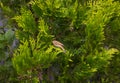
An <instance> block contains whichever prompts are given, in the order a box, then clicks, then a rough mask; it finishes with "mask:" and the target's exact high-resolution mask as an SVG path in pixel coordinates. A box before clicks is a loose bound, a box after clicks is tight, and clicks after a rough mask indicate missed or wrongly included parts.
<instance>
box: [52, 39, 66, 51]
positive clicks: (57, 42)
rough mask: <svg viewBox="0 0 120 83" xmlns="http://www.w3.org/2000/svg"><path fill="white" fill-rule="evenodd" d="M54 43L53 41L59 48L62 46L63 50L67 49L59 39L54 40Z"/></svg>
mask: <svg viewBox="0 0 120 83" xmlns="http://www.w3.org/2000/svg"><path fill="white" fill-rule="evenodd" d="M52 43H53V45H54V46H56V47H59V48H61V49H62V50H63V51H65V49H64V47H63V46H64V45H63V44H62V43H60V42H59V41H57V40H53V41H52Z"/></svg>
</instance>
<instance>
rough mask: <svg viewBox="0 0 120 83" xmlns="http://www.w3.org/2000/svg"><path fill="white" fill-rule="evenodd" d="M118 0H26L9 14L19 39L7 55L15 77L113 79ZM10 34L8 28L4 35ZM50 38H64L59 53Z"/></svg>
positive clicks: (77, 81)
mask: <svg viewBox="0 0 120 83" xmlns="http://www.w3.org/2000/svg"><path fill="white" fill-rule="evenodd" d="M28 5H29V7H28ZM119 5H120V3H119V2H117V1H113V0H95V1H93V0H92V1H89V0H85V1H81V2H80V1H79V0H33V1H30V2H29V3H28V4H27V5H25V6H26V7H25V6H24V7H22V8H21V10H20V15H18V16H15V17H14V18H13V20H15V21H16V22H17V25H18V27H17V30H16V37H17V38H18V39H19V41H20V45H19V47H18V49H17V50H15V52H14V54H13V58H12V63H13V67H14V69H15V70H16V73H17V76H16V77H15V79H16V80H18V81H20V82H27V83H29V82H31V83H32V82H33V83H34V82H35V83H38V82H41V81H42V82H43V83H46V82H51V83H56V82H60V83H69V82H70V83H83V82H84V83H110V82H114V81H116V82H119V81H120V80H119V78H118V77H119V75H118V74H119V72H120V70H119V61H120V57H119V55H120V53H119V49H120V45H119V44H120V43H119V42H120V38H119V37H120V36H119V35H120V34H119V31H120V30H119V27H120V24H119V22H120V21H119V18H120V12H119V10H120V6H119ZM12 35H13V34H11V31H8V32H6V34H5V38H7V39H11V38H12ZM116 35H117V36H116ZM0 37H1V40H3V35H0ZM114 37H115V39H114ZM54 39H56V40H58V41H61V42H62V43H63V44H64V47H65V50H66V52H65V53H64V52H63V51H62V50H61V49H60V48H57V47H54V46H53V45H52V41H53V40H54ZM1 45H3V44H1ZM114 64H116V65H114ZM113 67H115V68H113ZM111 70H113V71H112V74H111ZM114 73H115V74H117V76H115V74H114ZM116 79H117V80H116Z"/></svg>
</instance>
